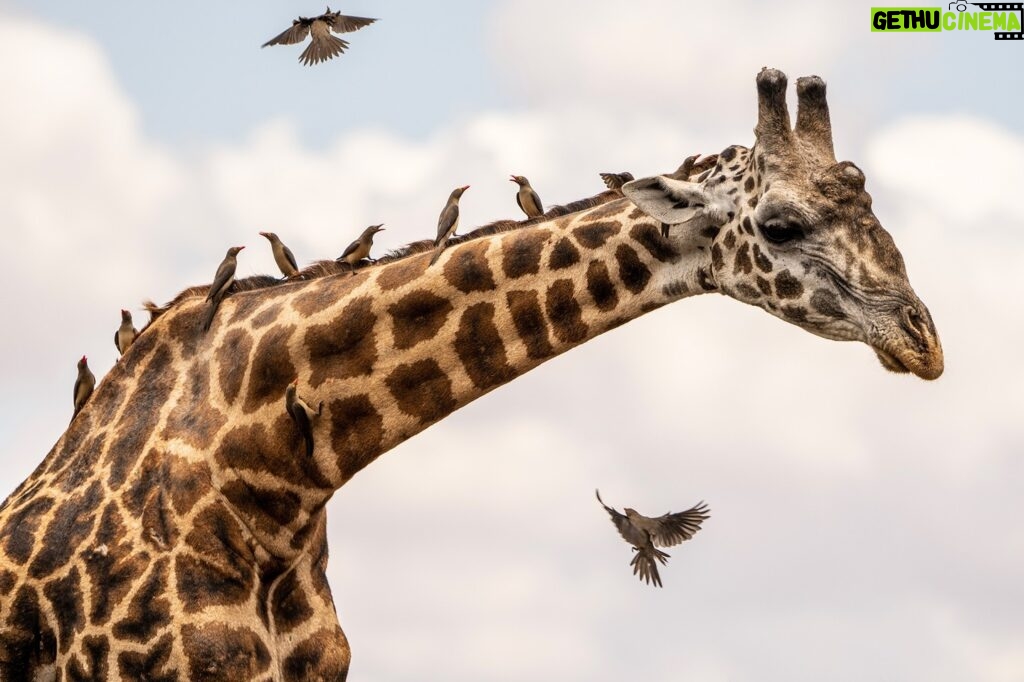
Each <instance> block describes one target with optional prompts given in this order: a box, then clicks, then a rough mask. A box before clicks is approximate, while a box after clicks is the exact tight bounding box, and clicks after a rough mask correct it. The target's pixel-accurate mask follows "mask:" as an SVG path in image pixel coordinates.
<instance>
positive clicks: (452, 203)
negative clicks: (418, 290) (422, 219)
mask: <svg viewBox="0 0 1024 682" xmlns="http://www.w3.org/2000/svg"><path fill="white" fill-rule="evenodd" d="M467 189H469V185H464V186H462V187H456V188H455V189H453V190H452V193H451V194H450V195H449V196H448V203H447V204H445V205H444V209H443V210H442V211H441V215H440V216H438V218H437V237H436V238H435V239H434V257H433V258H431V259H430V265H433V264H434V263H436V262H437V259H438V258H440V257H441V252H443V251H444V247H445V244H447V243H448V239H449V238H450V237H451V236H452V235H453V234H455V230H457V229H459V198H460V197H461V196H462V194H463V192H465V191H466V190H467ZM428 267H429V266H428Z"/></svg>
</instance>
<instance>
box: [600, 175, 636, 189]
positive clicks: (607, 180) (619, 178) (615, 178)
mask: <svg viewBox="0 0 1024 682" xmlns="http://www.w3.org/2000/svg"><path fill="white" fill-rule="evenodd" d="M601 179H602V180H604V186H605V187H607V188H608V189H622V186H623V185H625V184H626V183H627V182H631V181H633V180H634V179H635V178H634V177H633V174H632V173H630V172H629V171H623V172H621V173H601Z"/></svg>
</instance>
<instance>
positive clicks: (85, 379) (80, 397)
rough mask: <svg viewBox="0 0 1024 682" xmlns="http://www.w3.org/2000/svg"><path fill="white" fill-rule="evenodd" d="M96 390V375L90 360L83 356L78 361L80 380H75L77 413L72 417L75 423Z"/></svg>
mask: <svg viewBox="0 0 1024 682" xmlns="http://www.w3.org/2000/svg"><path fill="white" fill-rule="evenodd" d="M94 388H96V375H95V374H93V373H92V370H90V369H89V359H88V358H86V357H85V356H84V355H83V356H82V359H81V360H79V361H78V378H77V379H75V390H74V398H75V411H74V413H73V414H72V415H71V421H75V417H77V416H78V413H79V412H81V411H82V408H83V407H85V403H86V401H87V400H89V396H91V395H92V389H94Z"/></svg>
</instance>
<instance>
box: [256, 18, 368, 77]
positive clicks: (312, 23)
mask: <svg viewBox="0 0 1024 682" xmlns="http://www.w3.org/2000/svg"><path fill="white" fill-rule="evenodd" d="M375 21H377V20H376V19H369V18H367V17H351V16H347V15H344V14H342V13H341V12H332V11H331V8H330V7H328V8H327V11H326V12H324V13H323V14H321V15H320V16H318V17H299V18H298V19H295V20H293V21H292V25H291V28H289V29H287V30H286V31H284V32H282V33H281V34H280V35H277V36H274V37H273V38H271V39H270V40H268V41H267V42H265V43H263V45H262V47H267V46H268V45H294V44H295V43H301V42H302V41H303V40H305V39H306V36H310V37H311V39H310V42H309V46H308V47H307V48H306V49H305V50H303V51H302V54H300V55H299V61H300V62H302V63H303V64H305V65H306V66H310V65H312V64H319V63H320V62H325V61H327V60H328V59H331V58H333V57H337V56H338V55H339V54H342V53H343V52H344V51H345V49H346V48H348V41H345V40H342V39H341V38H339V37H337V36H335V35H331V32H332V31H333V32H334V33H351V32H352V31H358V30H359V29H361V28H363V27H364V26H369V25H370V24H372V23H373V22H375Z"/></svg>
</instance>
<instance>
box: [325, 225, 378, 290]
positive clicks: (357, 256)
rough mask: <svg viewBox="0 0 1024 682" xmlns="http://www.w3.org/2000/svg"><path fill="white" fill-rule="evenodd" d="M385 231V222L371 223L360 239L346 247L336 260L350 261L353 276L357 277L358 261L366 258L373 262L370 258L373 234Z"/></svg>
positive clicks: (338, 261)
mask: <svg viewBox="0 0 1024 682" xmlns="http://www.w3.org/2000/svg"><path fill="white" fill-rule="evenodd" d="M383 231H384V224H383V223H381V224H380V225H370V226H369V227H368V228H366V229H365V230H363V232H362V234H360V235H359V238H358V239H356V240H355V241H354V242H352V243H351V244H349V245H348V246H346V247H345V250H344V251H343V252H342V254H341V255H340V256H338V257H337V258H335V259H334V260H335V262H337V263H339V264H340V263H348V267H349V269H350V270H352V276H353V277H355V274H356V263H358V262H359V261H361V260H363V259H364V258H365V259H367V260H370V261H371V262H373V261H372V259H371V258H370V249H371V248H373V236H374V235H375V234H377V233H378V232H383Z"/></svg>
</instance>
